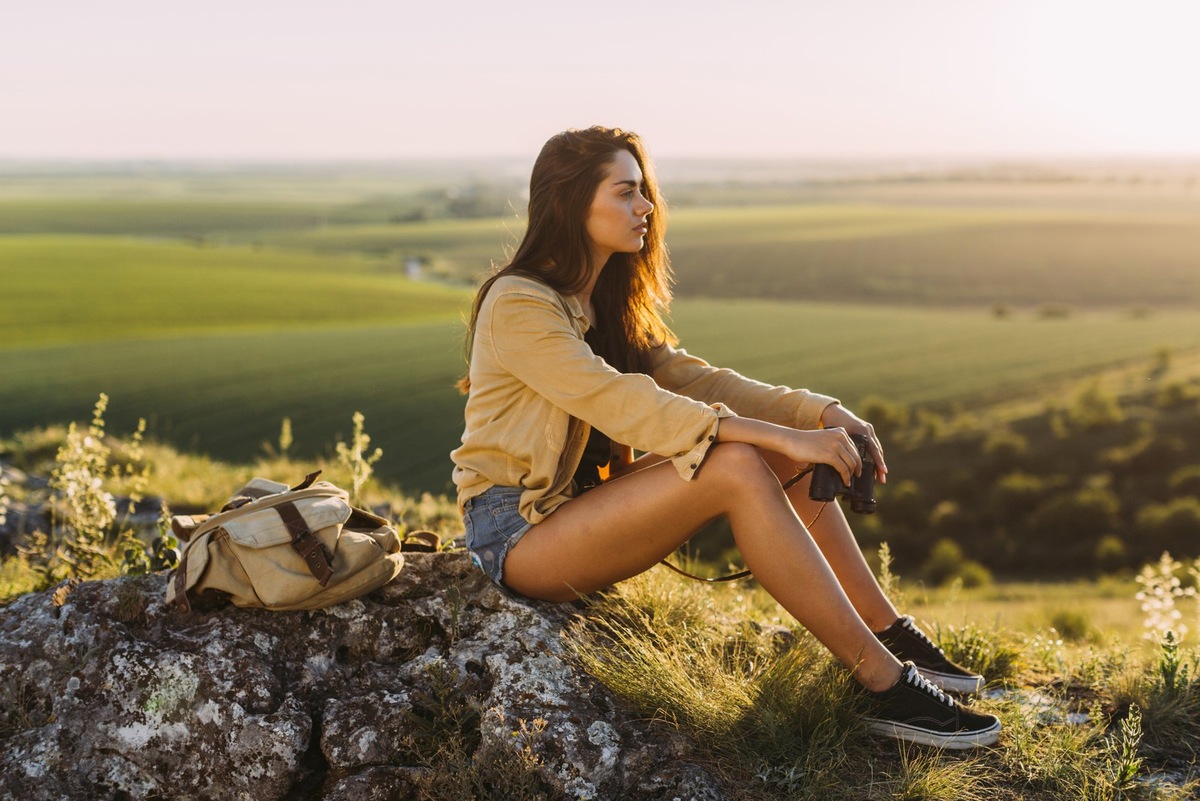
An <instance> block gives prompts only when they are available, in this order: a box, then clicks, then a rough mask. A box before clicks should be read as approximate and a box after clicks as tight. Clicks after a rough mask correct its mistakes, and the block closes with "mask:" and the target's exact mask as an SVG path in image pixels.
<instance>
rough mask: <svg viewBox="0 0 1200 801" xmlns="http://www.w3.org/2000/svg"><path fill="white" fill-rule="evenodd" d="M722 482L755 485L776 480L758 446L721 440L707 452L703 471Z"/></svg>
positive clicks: (701, 470)
mask: <svg viewBox="0 0 1200 801" xmlns="http://www.w3.org/2000/svg"><path fill="white" fill-rule="evenodd" d="M705 471H709V472H710V475H713V474H715V475H713V477H714V478H716V479H718V480H719V481H721V482H723V483H730V484H733V485H736V486H757V485H760V484H764V483H767V482H776V483H777V482H778V479H777V478H776V477H775V473H774V472H773V471H772V470H771V467H770V465H768V464H767V463H766V461H764V460H763V457H762V454H761V453H760V452H759V450H758V448H756V447H754V446H753V445H748V444H746V443H744V442H721V443H718V444H717V445H716V446H714V447H713V449H712V450H711V451H709V453H708V458H707V459H706V460H705V462H704V466H703V467H702V468H701V469H700V472H701V473H703V472H705Z"/></svg>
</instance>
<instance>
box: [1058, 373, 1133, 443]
mask: <svg viewBox="0 0 1200 801" xmlns="http://www.w3.org/2000/svg"><path fill="white" fill-rule="evenodd" d="M1068 415H1069V416H1070V420H1071V423H1072V424H1074V425H1075V426H1076V427H1078V428H1081V429H1083V430H1084V431H1094V430H1096V429H1100V428H1107V427H1108V426H1112V425H1116V424H1117V423H1119V422H1121V421H1122V420H1124V419H1125V415H1124V413H1122V411H1121V404H1120V403H1118V402H1117V398H1116V396H1115V395H1113V394H1112V393H1111V392H1108V391H1107V390H1105V389H1104V388H1103V387H1101V386H1100V382H1099V381H1093V382H1092V383H1091V384H1088V385H1087V386H1086V387H1085V388H1084V389H1083V390H1082V391H1080V393H1079V394H1078V395H1076V396H1075V400H1074V402H1073V403H1072V404H1071V407H1070V409H1069V410H1068Z"/></svg>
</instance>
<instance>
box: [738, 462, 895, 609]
mask: <svg viewBox="0 0 1200 801" xmlns="http://www.w3.org/2000/svg"><path fill="white" fill-rule="evenodd" d="M760 453H762V456H763V459H764V460H765V461H766V463H767V464H768V465H770V467H771V469H772V470H773V471H774V472H775V474H776V475H777V476H779V477H780V480H781V481H787V480H788V479H789V478H791V477H792V476H794V475H795V474H796V468H795V466H794V465H793V464H792V463H791V462H790V461H788V460H787V459H785V458H784V457H782V456H780V455H779V454H777V453H771V452H768V451H760ZM811 478H812V476H806V477H805V478H803V479H802V480H800V481H799V482H797V483H796V484H795V485H794V486H793V487H791V488H790V489H789V490H788V491H787V495H788V499H789V500H791V502H792V506H793V507H794V508H795V509H796V514H797V515H799V516H800V519H801V520H802V521H804V522H805V523H806V524H808V525H809V531H810V532H811V533H812V536H813V540H814V541H815V542H816V543H817V547H819V548H820V549H821V553H823V554H825V559H826V560H827V561H828V562H829V566H830V567H831V568H833V572H834V574H835V575H836V576H837V577H838V581H839V582H841V585H842V589H844V590H845V591H846V595H847V596H848V597H849V598H850V603H852V604H854V608H855V609H856V610H858V614H859V616H860V617H862V619H863V621H864V622H865V623H866V624H867V626H868V627H869V628H870V629H871V631H883V630H884V629H885V628H887V627H888V626H890V625H892V623H894V622H896V619H897V618H898V617H900V613H899V612H897V611H896V607H894V606H893V605H892V602H891V601H890V600H889V599H888V597H887V596H886V595H884V594H883V591H882V590H881V589H880V588H879V582H878V581H876V580H875V575H874V574H873V573H872V572H871V568H870V567H869V566H868V565H867V562H866V560H865V559H864V558H863V555H862V550H861V549H860V548H859V547H858V541H857V540H855V539H854V532H853V531H851V529H850V523H849V521H847V520H846V514H845V512H843V511H842V507H841V505H840V504H839V503H836V502H834V503H829V504H823V503H822V502H820V501H814V500H812V499H810V498H809V497H808V484H809V480H810V479H811ZM822 506H824V509H822V508H821V507H822ZM818 513H819V514H820V517H817V515H818ZM814 518H816V522H815V523H813V522H812V521H813V519H814Z"/></svg>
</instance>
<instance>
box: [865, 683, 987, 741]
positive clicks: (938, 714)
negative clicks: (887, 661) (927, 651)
mask: <svg viewBox="0 0 1200 801" xmlns="http://www.w3.org/2000/svg"><path fill="white" fill-rule="evenodd" d="M866 695H867V696H868V697H869V698H870V708H869V710H868V713H867V715H866V716H865V717H864V718H863V720H864V721H865V722H866V724H867V728H868V729H870V730H871V731H872V732H874V733H876V734H881V735H883V736H885V737H892V738H895V739H897V740H903V741H905V742H909V743H918V744H920V745H932V746H937V747H938V748H950V749H966V748H975V747H977V746H981V745H992V744H993V743H995V742H996V740H998V739H999V738H1000V719H999V718H997V717H996V716H994V715H983V714H980V713H978V712H972V711H971V710H970V709H968V708H966V707H965V706H963V705H962V704H960V703H958V702H957V701H955V700H954V699H953V698H951V697H950V696H948V695H946V694H945V693H944V692H942V691H941V690H939V689H938V688H937V687H934V686H933V684H931V683H930V682H929V681H928V680H927V679H926V678H925V677H924V676H922V675H921V673H920V672H919V671H918V670H917V667H916V666H915V665H914V664H913V663H912V662H905V663H904V666H903V672H902V673H901V675H900V681H898V682H896V685H895V686H894V687H892V688H891V689H888V690H884V691H883V692H878V693H876V692H870V691H867V692H866Z"/></svg>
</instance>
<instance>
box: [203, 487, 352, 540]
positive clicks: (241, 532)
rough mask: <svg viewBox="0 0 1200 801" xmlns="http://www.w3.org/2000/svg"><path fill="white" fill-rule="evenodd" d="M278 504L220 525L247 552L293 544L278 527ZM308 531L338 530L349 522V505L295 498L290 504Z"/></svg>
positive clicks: (343, 502) (285, 529) (318, 499)
mask: <svg viewBox="0 0 1200 801" xmlns="http://www.w3.org/2000/svg"><path fill="white" fill-rule="evenodd" d="M280 505H281V503H280V502H276V503H275V504H273V505H271V506H267V507H265V508H261V509H255V510H253V511H251V512H249V513H248V514H243V515H241V516H238V517H232V518H230V519H229V520H226V521H225V522H224V523H222V524H221V528H223V529H225V530H226V531H227V532H229V537H230V538H231V539H232V540H233V541H234V542H236V543H237V544H238V545H244V546H245V547H247V548H255V549H258V548H270V547H272V546H275V545H285V544H287V543H289V542H291V541H292V535H291V533H290V532H289V531H288V529H287V528H286V527H285V526H280V525H279V519H280V516H281V515H280V514H279V510H278V507H279V506H280ZM292 505H293V506H295V508H296V510H297V511H298V512H299V513H300V516H301V517H302V518H303V519H304V524H305V526H307V528H308V530H309V531H313V532H315V531H318V530H320V529H323V528H327V527H329V526H338V525H341V524H343V523H345V522H346V521H347V520H349V519H350V505H349V504H348V503H346V502H345V501H343V500H342V499H341V498H337V497H332V498H331V497H325V498H297V499H296V500H294V501H293V502H292Z"/></svg>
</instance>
